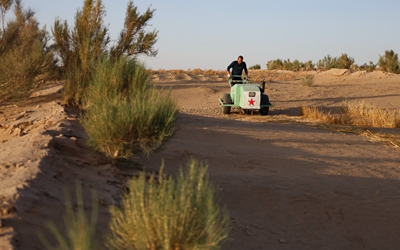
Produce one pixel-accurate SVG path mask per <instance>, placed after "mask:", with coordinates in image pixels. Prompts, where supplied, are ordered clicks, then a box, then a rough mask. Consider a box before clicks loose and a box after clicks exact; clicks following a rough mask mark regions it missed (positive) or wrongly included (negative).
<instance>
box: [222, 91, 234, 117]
mask: <svg viewBox="0 0 400 250" xmlns="http://www.w3.org/2000/svg"><path fill="white" fill-rule="evenodd" d="M222 102H223V103H224V104H232V98H231V95H230V94H224V95H223V96H222ZM222 113H223V114H225V115H229V114H230V113H231V106H222Z"/></svg>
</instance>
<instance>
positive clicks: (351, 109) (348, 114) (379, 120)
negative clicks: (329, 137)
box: [301, 101, 400, 128]
mask: <svg viewBox="0 0 400 250" xmlns="http://www.w3.org/2000/svg"><path fill="white" fill-rule="evenodd" d="M301 112H302V115H303V116H304V117H306V118H310V119H313V120H318V121H322V122H325V123H331V124H342V125H352V126H359V127H380V128H400V126H399V125H400V113H399V112H398V111H393V110H384V109H381V108H378V107H374V106H369V105H366V104H365V102H363V101H361V102H348V103H347V106H346V107H345V108H343V109H342V112H341V113H340V114H331V113H326V112H323V111H322V110H321V109H320V108H317V107H301Z"/></svg>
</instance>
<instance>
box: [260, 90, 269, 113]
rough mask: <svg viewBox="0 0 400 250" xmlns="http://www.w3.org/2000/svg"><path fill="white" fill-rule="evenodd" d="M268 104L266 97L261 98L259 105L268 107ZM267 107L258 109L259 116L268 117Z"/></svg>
mask: <svg viewBox="0 0 400 250" xmlns="http://www.w3.org/2000/svg"><path fill="white" fill-rule="evenodd" d="M268 104H270V102H269V98H268V96H267V95H262V96H261V105H268ZM268 112H269V107H263V108H261V109H260V115H268Z"/></svg>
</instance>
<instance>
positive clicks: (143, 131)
mask: <svg viewBox="0 0 400 250" xmlns="http://www.w3.org/2000/svg"><path fill="white" fill-rule="evenodd" d="M148 82H149V72H148V71H147V70H146V69H145V68H144V66H143V65H142V64H140V63H138V62H136V61H128V60H127V59H125V58H121V59H119V60H117V61H113V62H112V61H110V60H109V59H108V58H105V59H103V60H102V61H100V63H99V64H98V65H97V70H96V72H95V74H94V75H93V81H92V83H91V84H90V85H89V88H88V92H87V93H88V94H87V97H86V98H85V116H84V118H83V126H84V127H85V130H86V132H87V134H88V136H89V140H88V143H89V145H91V146H92V147H94V148H95V149H96V150H98V151H100V152H103V153H104V154H105V155H106V156H108V157H110V158H113V159H116V158H127V157H130V156H132V155H134V154H135V153H136V152H138V151H139V150H142V151H145V152H149V151H150V150H151V149H153V148H155V147H157V146H159V145H160V144H161V143H162V141H163V140H164V139H165V138H166V137H168V136H171V135H172V133H173V130H174V127H175V121H176V117H177V114H178V108H177V105H176V104H175V102H173V101H172V99H171V98H170V95H169V94H166V95H163V94H162V93H160V91H159V90H157V89H156V88H154V87H151V86H150V85H149V84H148Z"/></svg>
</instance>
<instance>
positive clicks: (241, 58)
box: [237, 56, 243, 64]
mask: <svg viewBox="0 0 400 250" xmlns="http://www.w3.org/2000/svg"><path fill="white" fill-rule="evenodd" d="M237 62H238V63H239V64H241V63H242V62H243V56H239V57H238V59H237Z"/></svg>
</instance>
